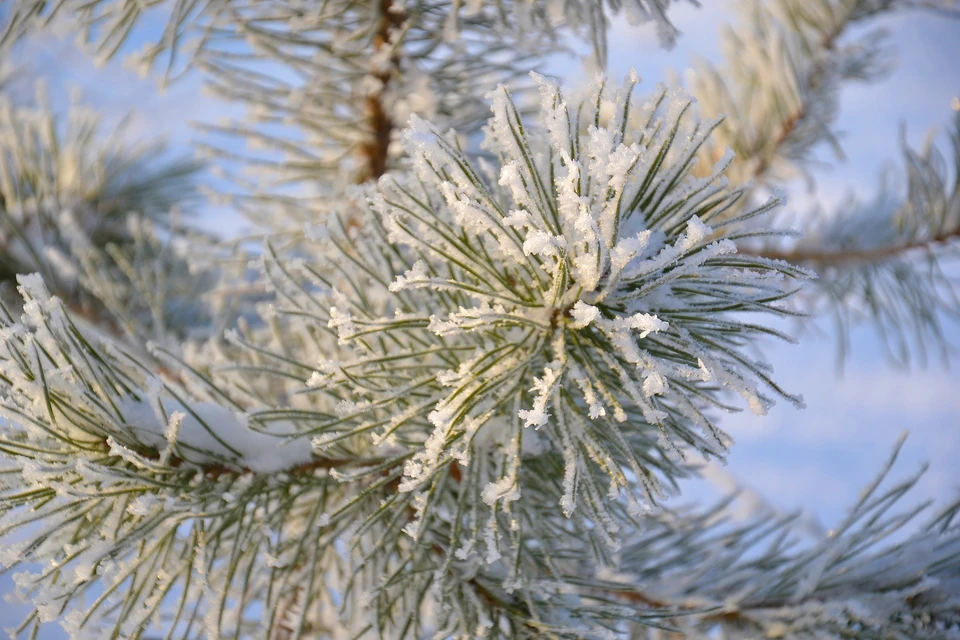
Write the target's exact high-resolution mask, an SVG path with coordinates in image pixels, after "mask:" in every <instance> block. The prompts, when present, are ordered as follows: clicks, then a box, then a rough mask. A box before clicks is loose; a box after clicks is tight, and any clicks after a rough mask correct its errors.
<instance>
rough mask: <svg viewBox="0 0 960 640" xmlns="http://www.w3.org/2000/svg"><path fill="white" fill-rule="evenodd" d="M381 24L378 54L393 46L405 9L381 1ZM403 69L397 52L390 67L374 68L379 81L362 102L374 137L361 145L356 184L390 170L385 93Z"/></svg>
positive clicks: (389, 126) (390, 132)
mask: <svg viewBox="0 0 960 640" xmlns="http://www.w3.org/2000/svg"><path fill="white" fill-rule="evenodd" d="M379 5H380V6H379V13H380V18H379V25H378V27H377V32H376V34H374V37H373V49H374V52H375V54H376V53H379V52H381V51H383V48H384V47H387V46H390V35H391V34H392V33H393V32H395V31H396V30H398V29H399V28H400V27H401V26H402V25H403V21H404V19H405V16H404V14H403V12H400V11H395V10H394V9H395V7H394V6H393V1H392V0H379ZM399 68H400V56H399V54H398V53H397V52H396V51H394V52H393V54H392V55H391V56H390V66H389V68H387V69H382V68H376V67H374V68H372V69H371V75H372V76H373V77H374V78H376V79H377V80H378V81H379V82H380V86H379V88H378V90H377V91H375V92H372V93H370V95H368V96H367V97H366V98H365V99H364V102H363V108H364V113H365V115H366V117H367V121H368V122H369V125H370V129H371V137H370V139H369V140H367V141H366V142H364V143H363V144H362V145H361V146H360V155H361V156H362V158H363V161H364V166H363V168H362V169H361V172H360V174H359V176H358V177H357V183H362V182H367V181H368V180H376V179H377V178H379V177H380V176H382V175H383V174H384V173H386V171H387V159H388V157H389V150H390V138H391V137H392V135H393V130H394V122H393V119H392V118H391V117H390V113H389V112H388V110H387V107H386V105H385V104H384V94H385V92H386V90H387V86H388V85H389V83H390V79H391V78H392V77H393V75H394V73H395V72H396V71H397V70H398V69H399Z"/></svg>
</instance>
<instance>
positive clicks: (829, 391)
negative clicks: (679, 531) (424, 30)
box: [0, 0, 960, 637]
mask: <svg viewBox="0 0 960 640" xmlns="http://www.w3.org/2000/svg"><path fill="white" fill-rule="evenodd" d="M704 4H705V5H707V6H705V7H704V8H701V9H694V8H693V7H691V6H689V5H686V4H681V5H678V7H677V9H676V10H675V11H674V13H672V16H673V17H674V19H675V22H676V23H677V25H678V26H679V27H680V29H681V30H682V32H683V36H682V37H681V39H680V40H679V42H678V45H677V46H676V48H674V49H673V50H672V51H669V52H668V51H664V50H662V49H660V48H659V46H658V44H657V40H656V37H655V34H654V32H653V29H652V28H646V27H641V28H639V29H637V28H632V27H628V26H626V25H619V24H618V25H617V26H616V27H615V28H614V30H613V33H612V34H611V56H610V60H611V68H610V71H611V72H612V74H613V75H615V76H622V75H624V74H625V73H626V72H627V70H628V69H629V68H630V67H631V66H632V67H636V68H637V70H638V71H639V72H640V75H641V76H642V77H643V78H644V82H645V84H646V85H647V86H648V87H652V86H653V85H654V84H655V83H656V82H657V81H660V80H663V79H665V78H667V77H669V76H668V73H669V70H671V69H672V70H675V71H676V72H678V73H682V72H683V70H684V69H685V68H686V67H687V66H688V64H689V62H690V60H691V57H692V56H693V55H694V54H696V55H700V56H703V57H707V58H715V57H716V55H717V49H718V26H719V25H720V24H722V23H723V22H725V21H727V20H729V15H730V14H729V11H728V5H727V4H726V3H723V2H719V1H717V0H714V2H705V3H704ZM882 24H883V26H885V27H887V28H889V29H890V30H891V33H892V42H893V44H894V46H895V47H896V49H897V53H898V58H899V65H898V67H897V68H896V70H895V71H894V72H893V73H892V75H891V76H890V77H889V78H888V79H887V80H885V81H883V82H880V83H878V84H874V85H854V86H851V87H849V88H848V89H846V90H845V91H844V93H843V96H842V111H841V116H840V121H839V128H840V129H841V130H842V131H843V132H844V137H843V145H844V150H845V152H846V156H847V159H846V161H845V162H842V163H838V162H837V161H836V160H835V159H834V158H833V157H832V156H831V155H829V154H826V153H825V154H823V156H822V158H823V160H825V161H828V162H829V164H828V165H827V166H824V167H823V168H818V169H817V170H815V172H814V176H815V181H816V188H817V190H816V193H810V192H808V191H807V190H806V188H805V187H804V186H803V185H799V184H798V185H795V188H793V189H791V190H790V192H789V193H788V196H789V203H788V205H787V206H788V207H791V208H794V209H796V210H798V211H804V210H806V208H807V207H808V206H809V205H810V204H811V203H813V202H814V201H817V200H819V201H821V202H824V203H826V204H836V203H839V202H840V201H841V200H842V199H843V197H844V196H845V195H846V194H847V193H849V192H853V193H856V194H858V195H860V196H862V197H869V196H870V195H871V194H873V193H874V192H875V191H876V189H877V186H878V179H879V176H880V173H881V170H882V168H883V167H884V165H885V164H887V163H890V162H893V163H898V162H899V157H900V154H899V144H900V142H899V127H900V125H901V123H906V124H907V126H908V131H909V138H910V140H911V142H913V143H914V144H916V143H919V142H920V141H921V140H922V139H923V137H924V136H925V135H927V132H928V131H930V130H931V129H934V130H936V129H939V130H941V131H942V130H943V129H944V128H945V127H946V125H947V124H948V123H949V121H950V118H951V117H952V113H951V105H950V102H951V99H952V98H954V97H955V96H958V95H960V65H958V64H957V62H956V61H957V60H960V21H951V20H948V19H945V18H943V17H940V16H935V15H921V14H904V15H899V16H895V17H892V18H890V19H887V20H884V21H883V23H882ZM30 53H31V55H32V56H33V58H34V65H35V68H36V69H38V70H39V72H40V74H41V75H43V76H44V77H46V79H47V82H48V85H49V86H50V89H51V93H52V94H54V95H55V96H57V95H59V96H61V99H62V96H64V95H66V93H67V91H66V88H67V87H68V86H69V85H75V86H77V87H79V89H80V91H81V93H82V95H83V99H84V101H85V102H87V103H89V104H92V105H94V106H96V107H98V108H100V109H101V110H102V111H103V114H104V119H105V121H106V122H116V121H117V120H118V119H119V118H120V117H122V116H123V115H125V114H126V113H128V112H129V111H131V110H135V114H134V119H133V122H132V125H133V126H132V129H131V133H132V134H136V135H139V136H147V137H152V136H155V135H158V134H164V135H165V136H166V137H167V139H168V140H169V142H170V144H171V148H172V149H173V150H175V151H183V152H184V153H186V152H188V151H189V142H190V140H192V139H195V138H198V137H199V134H197V133H194V132H193V130H192V129H191V128H190V126H189V124H188V123H189V121H190V120H206V121H211V120H213V121H216V120H217V119H218V118H220V117H222V116H224V115H225V114H226V113H227V112H228V110H229V111H232V109H230V108H229V107H228V106H227V105H224V104H222V103H218V102H217V101H215V100H212V99H211V98H209V97H208V96H206V95H204V94H203V93H202V91H201V90H200V86H199V82H198V80H197V79H196V78H192V79H188V80H187V81H184V82H181V83H179V84H175V85H174V86H173V87H171V88H169V89H167V90H166V91H164V92H159V91H157V89H156V87H155V85H154V83H153V81H151V80H144V79H141V78H139V77H138V76H137V75H136V74H134V73H133V72H132V71H130V70H127V69H125V68H124V67H123V66H122V65H121V64H114V63H111V64H110V65H108V66H107V67H105V68H103V69H99V70H98V69H95V68H94V66H93V64H92V63H91V62H90V61H89V60H88V59H86V58H84V57H82V56H79V55H76V54H75V53H74V50H73V49H72V47H71V46H70V45H69V44H64V43H62V42H54V41H50V40H46V41H43V42H39V43H35V44H33V45H32V46H31V51H30ZM552 67H553V71H554V72H556V73H562V74H565V75H568V76H569V77H571V78H572V79H574V80H575V79H576V78H577V77H579V76H580V75H581V73H580V71H579V70H578V67H577V65H576V63H575V62H573V61H570V60H563V59H561V60H557V61H556V62H555V63H554V64H553V65H552ZM211 210H212V211H213V213H212V214H208V215H207V216H206V217H205V218H204V220H203V226H204V227H207V228H210V229H213V230H216V231H221V232H226V231H227V230H228V229H233V230H235V229H236V225H237V220H236V218H235V217H233V216H231V215H230V214H229V212H226V211H224V210H222V209H220V208H213V209H211ZM952 337H953V338H954V340H955V341H956V342H957V343H958V344H960V331H956V330H954V331H953V332H952ZM834 349H835V346H834V342H833V341H832V338H831V336H830V335H829V334H827V335H825V336H823V337H816V336H812V335H808V336H805V339H804V341H803V342H802V343H801V346H792V345H776V344H770V345H765V351H766V354H767V355H768V357H769V358H770V360H771V361H772V363H773V364H774V366H775V370H776V379H777V380H778V381H780V382H782V383H783V384H784V385H785V386H786V387H787V388H788V389H789V390H790V391H793V392H799V393H802V394H803V395H804V397H805V399H806V403H807V408H806V409H805V410H803V411H799V410H796V409H794V408H793V407H791V406H789V405H778V406H776V407H775V408H774V409H773V410H772V411H771V412H770V414H769V415H768V416H766V417H763V418H756V417H754V416H750V415H744V414H736V415H730V416H728V417H726V418H725V420H724V421H723V423H722V424H723V426H724V428H725V429H726V430H728V431H729V432H730V433H731V434H732V435H733V436H734V438H735V439H736V440H737V442H738V444H737V445H736V446H735V447H734V449H733V452H732V453H731V455H730V457H729V465H728V467H726V472H727V473H728V474H730V475H731V476H733V477H734V478H735V479H736V480H737V481H738V482H739V483H742V484H743V485H745V486H747V487H750V488H753V489H755V490H757V491H759V492H760V493H762V494H763V495H764V496H765V497H766V498H768V499H769V501H770V502H772V503H773V504H775V505H777V506H778V507H780V508H783V509H794V508H803V509H806V510H808V511H809V512H811V513H812V514H814V515H816V516H817V517H818V518H819V519H821V520H822V521H824V523H825V524H827V525H829V524H831V523H834V522H836V521H837V520H838V519H839V518H840V517H841V516H842V515H843V513H844V508H845V506H846V505H849V504H851V503H852V502H853V501H854V500H855V499H856V496H857V494H858V493H859V491H860V489H861V488H862V487H863V486H864V485H865V484H866V483H867V482H868V481H869V480H870V479H871V478H872V477H873V475H874V473H875V472H876V470H877V469H878V468H879V467H880V465H881V464H882V463H883V461H884V460H885V459H886V457H887V455H888V453H889V450H890V448H891V447H892V445H893V444H894V442H895V441H896V439H897V437H898V436H899V434H900V433H902V432H903V431H904V430H907V429H909V430H910V432H911V436H910V438H909V439H908V441H907V444H906V446H905V448H904V451H903V455H902V457H901V461H900V464H899V465H898V466H897V467H896V469H895V473H894V475H895V476H896V477H904V476H906V475H908V474H911V473H913V472H914V471H915V470H916V469H917V468H918V466H919V465H920V463H921V462H922V461H929V462H930V465H931V467H930V471H929V473H928V474H927V476H926V477H925V479H924V480H923V481H922V482H921V485H920V486H919V488H918V491H917V494H916V495H915V499H916V500H919V499H921V498H924V499H926V498H929V499H938V498H939V499H943V498H946V497H948V496H952V495H955V493H956V492H957V491H960V474H958V473H957V472H956V467H955V465H956V462H955V461H956V460H957V459H958V457H960V393H958V392H957V390H958V389H960V374H958V373H957V369H956V367H955V368H954V369H953V370H948V369H944V368H941V367H940V366H939V365H934V366H931V367H929V368H927V369H915V370H912V371H897V370H894V369H892V368H891V367H890V366H888V365H887V364H886V363H885V362H884V360H883V357H882V354H881V353H880V351H879V349H877V348H876V343H875V342H874V341H873V339H872V336H871V335H870V334H869V333H868V332H865V331H860V332H857V333H856V334H855V335H854V350H853V357H852V359H851V360H849V361H848V363H847V366H846V370H845V374H844V375H843V376H842V377H840V376H838V374H837V371H836V369H835V366H834V362H835V358H834V356H835V351H834ZM688 489H689V490H688V495H690V496H696V495H704V494H705V491H706V490H705V489H704V487H702V486H691V487H689V488H688ZM7 584H9V579H8V578H0V590H3V589H4V585H7ZM19 614H20V612H19V610H18V608H17V607H13V606H11V605H4V604H2V603H0V627H3V626H7V625H8V624H10V623H11V622H13V621H14V620H15V619H16V618H17V616H18V615H19ZM48 637H55V636H54V635H51V636H48Z"/></svg>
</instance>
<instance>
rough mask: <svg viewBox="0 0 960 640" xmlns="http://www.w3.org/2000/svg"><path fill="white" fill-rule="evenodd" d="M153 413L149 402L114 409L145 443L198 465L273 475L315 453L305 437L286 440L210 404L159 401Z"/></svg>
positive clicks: (128, 403)
mask: <svg viewBox="0 0 960 640" xmlns="http://www.w3.org/2000/svg"><path fill="white" fill-rule="evenodd" d="M160 407H161V411H162V412H163V413H164V414H165V415H166V416H168V417H167V418H161V417H159V416H158V415H157V411H156V409H155V407H153V406H151V403H150V402H148V401H146V400H142V399H137V398H133V397H127V398H125V399H123V400H122V401H121V402H120V403H119V405H118V408H119V409H120V412H121V414H122V415H123V420H124V422H125V423H126V424H127V426H128V427H129V428H130V430H131V432H132V433H133V434H135V435H136V437H137V438H138V439H140V440H141V442H143V444H145V445H148V446H151V447H155V448H157V449H158V450H160V451H162V452H164V453H163V454H162V455H167V456H169V454H167V451H171V450H172V451H175V452H176V455H177V456H179V457H181V458H183V459H184V460H186V461H188V462H191V463H193V464H196V465H204V464H209V463H218V464H225V465H227V466H230V467H234V468H238V469H247V470H250V471H253V472H254V473H276V472H279V471H283V470H285V469H290V468H293V467H296V466H298V465H301V464H305V463H307V462H309V461H310V460H311V459H312V457H313V453H312V451H313V449H312V447H311V444H310V439H309V438H308V437H301V438H294V439H291V440H284V439H283V437H282V436H285V435H289V434H277V435H271V434H267V433H261V432H259V431H255V430H253V429H251V428H250V426H249V425H248V421H247V417H246V416H245V415H244V414H240V413H236V412H234V411H231V410H230V409H228V408H226V407H223V406H220V405H218V404H214V403H211V402H197V403H193V404H190V405H186V404H183V403H181V402H179V401H178V400H174V399H172V398H162V399H161V400H160Z"/></svg>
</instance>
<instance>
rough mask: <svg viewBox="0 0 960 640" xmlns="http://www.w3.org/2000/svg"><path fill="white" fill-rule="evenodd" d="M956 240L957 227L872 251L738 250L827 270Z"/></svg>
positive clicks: (899, 254)
mask: <svg viewBox="0 0 960 640" xmlns="http://www.w3.org/2000/svg"><path fill="white" fill-rule="evenodd" d="M957 239H960V227H957V228H956V229H951V230H949V231H942V232H940V233H938V234H937V235H935V236H933V237H932V238H927V239H924V240H917V241H914V242H907V243H904V244H899V245H893V246H888V247H877V248H875V249H851V250H842V249H838V250H836V251H830V250H818V249H794V250H792V251H777V250H770V249H761V250H758V251H751V250H749V249H745V250H741V251H740V252H739V253H741V254H743V255H748V256H755V257H758V258H767V259H770V260H784V261H786V262H790V263H793V264H809V265H819V266H825V267H829V266H837V265H842V264H850V263H853V262H882V261H884V260H890V259H892V258H896V257H899V256H901V255H903V254H906V253H909V252H911V251H918V250H921V249H926V250H930V249H932V248H933V247H934V246H935V245H938V244H946V243H949V242H952V241H953V240H957Z"/></svg>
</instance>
